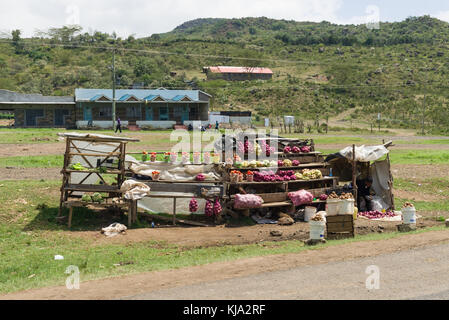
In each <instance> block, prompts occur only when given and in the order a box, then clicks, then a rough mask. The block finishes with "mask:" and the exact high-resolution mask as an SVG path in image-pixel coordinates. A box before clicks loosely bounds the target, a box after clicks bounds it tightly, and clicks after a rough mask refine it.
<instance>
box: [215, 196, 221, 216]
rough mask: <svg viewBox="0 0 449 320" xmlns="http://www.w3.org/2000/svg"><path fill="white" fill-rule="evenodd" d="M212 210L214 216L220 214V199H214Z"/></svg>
mask: <svg viewBox="0 0 449 320" xmlns="http://www.w3.org/2000/svg"><path fill="white" fill-rule="evenodd" d="M213 211H214V215H215V216H219V215H220V214H221V212H222V211H223V209H222V207H221V204H220V201H219V200H218V198H216V199H215V202H214V209H213Z"/></svg>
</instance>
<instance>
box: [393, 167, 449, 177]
mask: <svg viewBox="0 0 449 320" xmlns="http://www.w3.org/2000/svg"><path fill="white" fill-rule="evenodd" d="M391 173H392V174H393V177H394V178H404V179H410V180H416V181H420V180H425V179H432V178H447V177H449V165H448V164H394V163H392V164H391Z"/></svg>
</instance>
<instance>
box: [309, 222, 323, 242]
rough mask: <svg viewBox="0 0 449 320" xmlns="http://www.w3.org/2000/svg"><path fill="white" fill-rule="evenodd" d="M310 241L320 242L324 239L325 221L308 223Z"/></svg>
mask: <svg viewBox="0 0 449 320" xmlns="http://www.w3.org/2000/svg"><path fill="white" fill-rule="evenodd" d="M309 227H310V239H312V240H320V239H324V231H325V230H326V222H325V221H309Z"/></svg>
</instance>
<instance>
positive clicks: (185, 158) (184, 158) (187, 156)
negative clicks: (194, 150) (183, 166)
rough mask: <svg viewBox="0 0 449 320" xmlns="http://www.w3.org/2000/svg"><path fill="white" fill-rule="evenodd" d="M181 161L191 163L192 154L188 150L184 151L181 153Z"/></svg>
mask: <svg viewBox="0 0 449 320" xmlns="http://www.w3.org/2000/svg"><path fill="white" fill-rule="evenodd" d="M181 161H182V163H189V162H190V154H189V153H187V152H183V153H182V154H181Z"/></svg>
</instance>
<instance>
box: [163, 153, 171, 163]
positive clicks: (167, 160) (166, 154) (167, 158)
mask: <svg viewBox="0 0 449 320" xmlns="http://www.w3.org/2000/svg"><path fill="white" fill-rule="evenodd" d="M169 161H170V152H165V153H164V162H169Z"/></svg>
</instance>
